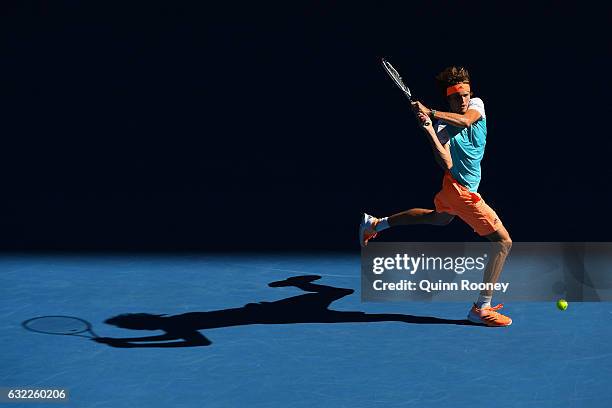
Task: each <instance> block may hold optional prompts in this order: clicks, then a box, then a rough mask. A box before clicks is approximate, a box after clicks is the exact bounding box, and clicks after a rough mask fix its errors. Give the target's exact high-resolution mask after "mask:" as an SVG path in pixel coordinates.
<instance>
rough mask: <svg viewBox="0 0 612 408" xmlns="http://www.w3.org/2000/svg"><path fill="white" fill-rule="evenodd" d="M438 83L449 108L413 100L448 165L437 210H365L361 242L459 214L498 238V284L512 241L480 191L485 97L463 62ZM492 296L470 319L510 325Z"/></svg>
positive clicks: (483, 297) (493, 274) (488, 273)
mask: <svg viewBox="0 0 612 408" xmlns="http://www.w3.org/2000/svg"><path fill="white" fill-rule="evenodd" d="M436 82H437V83H438V86H439V87H440V88H441V90H442V91H443V94H444V96H445V97H446V100H447V102H448V105H449V108H450V112H441V111H436V110H433V109H429V108H427V107H426V106H424V105H423V104H421V103H420V102H415V103H413V104H412V108H413V110H414V111H415V114H416V115H417V117H418V119H419V120H420V122H421V124H422V125H423V129H424V130H425V133H426V134H427V137H428V140H429V142H430V143H431V146H432V149H433V153H434V157H435V159H436V161H437V162H438V164H439V165H440V166H441V167H442V168H443V169H444V179H443V181H442V189H441V190H440V191H439V192H438V194H436V196H435V198H434V205H435V210H431V209H425V208H412V209H410V210H407V211H403V212H400V213H398V214H394V215H391V216H389V217H385V218H376V217H373V216H371V215H368V214H363V218H362V221H361V224H360V226H359V241H360V244H361V246H362V247H363V246H365V245H367V244H368V241H369V240H370V239H372V238H374V237H376V235H377V234H378V233H379V232H381V231H383V230H385V229H387V228H390V227H395V226H398V225H414V224H431V225H447V224H448V223H450V222H451V221H452V220H453V218H455V216H458V217H459V218H461V219H462V220H463V221H464V222H465V223H467V224H468V225H469V226H470V227H472V228H473V229H474V231H475V232H476V233H477V234H478V235H480V236H483V237H485V238H487V239H488V240H489V241H491V242H493V243H494V245H495V252H494V253H493V254H492V256H491V259H490V261H489V263H488V264H487V267H486V269H485V272H484V279H483V280H484V282H485V283H496V282H497V280H498V279H499V276H500V274H501V270H502V268H503V266H504V262H505V260H506V257H507V256H508V253H509V252H510V248H511V247H512V240H511V239H510V235H509V234H508V231H507V230H506V228H505V227H504V226H503V224H502V222H501V220H500V219H499V217H498V216H497V214H496V213H495V211H493V209H492V208H491V207H489V206H488V205H487V204H486V203H485V201H484V200H483V198H482V197H481V195H480V194H478V193H477V190H478V185H479V184H480V178H481V171H480V170H481V169H480V162H481V160H482V158H483V155H484V149H485V144H486V137H487V119H486V114H485V109H484V103H483V101H482V99H480V98H472V95H473V93H472V92H471V89H470V77H469V74H468V71H467V70H466V69H465V68H463V67H449V68H446V69H445V70H444V71H442V72H441V73H440V74H439V75H438V76H437V77H436ZM428 118H431V119H434V120H437V123H435V124H430V125H429V126H425V125H424V123H425V122H426V121H427V119H428ZM434 126H435V128H434ZM492 297H493V291H492V290H487V291H482V292H480V296H479V297H478V300H477V301H476V303H475V304H474V305H473V306H472V308H471V310H470V312H469V314H468V319H469V320H470V321H472V322H475V323H483V324H485V325H487V326H509V325H510V324H512V319H510V318H509V317H507V316H504V315H502V314H501V313H498V312H497V310H499V309H501V308H502V307H503V305H497V306H495V307H491V300H492Z"/></svg>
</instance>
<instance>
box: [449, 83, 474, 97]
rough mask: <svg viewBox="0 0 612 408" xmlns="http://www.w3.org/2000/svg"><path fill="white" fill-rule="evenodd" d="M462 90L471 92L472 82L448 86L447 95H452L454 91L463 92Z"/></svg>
mask: <svg viewBox="0 0 612 408" xmlns="http://www.w3.org/2000/svg"><path fill="white" fill-rule="evenodd" d="M461 91H468V92H470V84H457V85H453V86H449V87H448V88H446V96H450V95H452V94H454V93H457V92H461Z"/></svg>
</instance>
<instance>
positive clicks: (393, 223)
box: [359, 208, 455, 247]
mask: <svg viewBox="0 0 612 408" xmlns="http://www.w3.org/2000/svg"><path fill="white" fill-rule="evenodd" d="M453 218H455V216H454V215H452V214H449V213H445V212H439V211H437V210H430V209H427V208H412V209H410V210H406V211H402V212H400V213H397V214H393V215H390V216H388V217H385V218H376V217H373V216H371V215H369V214H363V217H362V219H361V224H360V225H359V242H360V244H361V246H362V247H363V246H365V245H367V244H368V241H369V240H371V239H372V238H375V237H376V235H378V233H379V232H380V231H383V230H385V229H387V228H391V227H397V226H400V225H423V224H426V225H438V226H444V225H448V224H449V223H450V222H451V221H452V220H453Z"/></svg>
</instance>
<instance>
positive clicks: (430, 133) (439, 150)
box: [417, 113, 453, 170]
mask: <svg viewBox="0 0 612 408" xmlns="http://www.w3.org/2000/svg"><path fill="white" fill-rule="evenodd" d="M417 118H418V119H419V121H420V122H421V124H423V123H425V121H428V120H429V118H427V116H425V115H424V114H423V113H417ZM423 130H425V133H426V134H427V139H428V140H429V143H430V144H431V148H432V150H433V154H434V158H435V159H436V162H437V163H438V164H439V165H440V167H442V169H443V170H450V169H451V168H452V167H453V158H452V157H451V153H450V143H449V142H448V141H447V142H446V143H444V144H442V143H440V139H439V138H438V135H437V134H436V131H435V129H434V128H433V125H432V124H430V125H429V126H423Z"/></svg>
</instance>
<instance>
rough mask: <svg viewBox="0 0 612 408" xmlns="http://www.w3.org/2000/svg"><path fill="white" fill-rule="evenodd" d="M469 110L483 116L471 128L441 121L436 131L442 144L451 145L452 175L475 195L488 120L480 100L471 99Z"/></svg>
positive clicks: (485, 141) (478, 182)
mask: <svg viewBox="0 0 612 408" xmlns="http://www.w3.org/2000/svg"><path fill="white" fill-rule="evenodd" d="M468 109H474V110H477V111H478V112H480V115H481V117H480V119H478V120H477V121H476V122H474V123H472V125H471V126H470V127H467V128H460V127H455V126H452V125H449V124H447V123H444V122H442V121H439V122H438V124H437V126H436V130H437V134H438V139H439V140H440V142H441V143H442V144H446V143H447V142H448V143H450V152H451V158H452V159H453V167H452V168H451V169H450V173H451V175H452V176H453V177H454V178H455V180H457V181H458V182H459V183H460V184H461V185H463V186H465V187H467V188H468V189H469V190H470V191H471V192H473V193H475V192H476V191H478V185H479V184H480V162H481V161H482V157H483V156H484V151H485V145H486V143H487V118H486V115H485V110H484V102H483V101H482V99H480V98H472V99H470V103H469V105H468Z"/></svg>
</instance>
